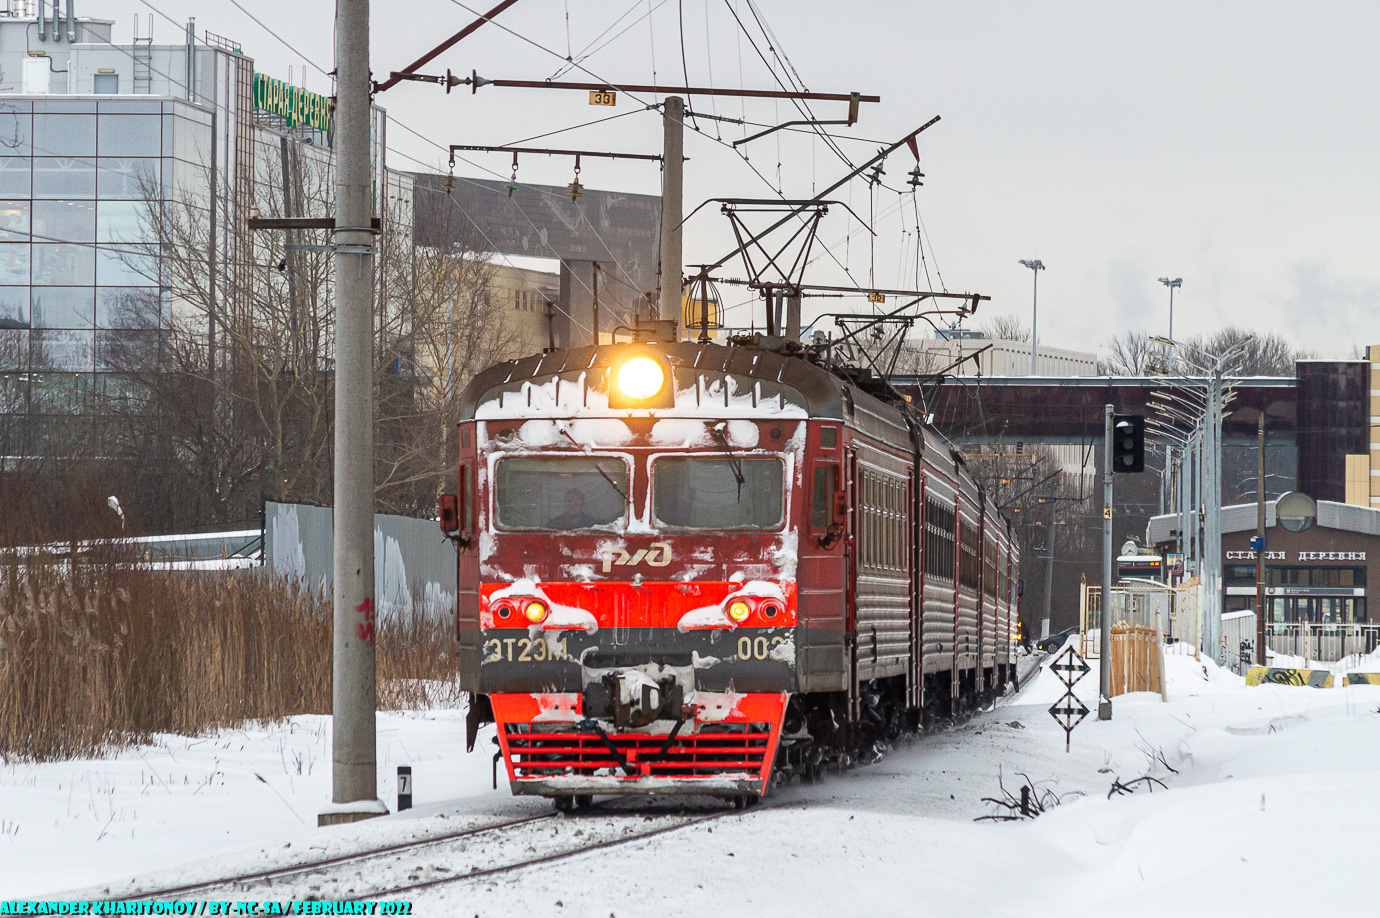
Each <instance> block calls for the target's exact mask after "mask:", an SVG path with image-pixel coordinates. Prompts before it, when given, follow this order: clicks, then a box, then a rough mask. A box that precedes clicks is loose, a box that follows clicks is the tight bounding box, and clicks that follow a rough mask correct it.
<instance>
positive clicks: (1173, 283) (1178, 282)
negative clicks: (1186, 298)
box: [1160, 277, 1184, 341]
mask: <svg viewBox="0 0 1380 918" xmlns="http://www.w3.org/2000/svg"><path fill="white" fill-rule="evenodd" d="M1160 283H1161V284H1164V285H1165V286H1166V287H1168V288H1169V338H1170V340H1171V341H1172V340H1173V338H1174V288H1175V287H1182V286H1183V285H1184V279H1183V278H1182V277H1176V278H1174V279H1173V280H1170V279H1169V278H1167V277H1161V278H1160Z"/></svg>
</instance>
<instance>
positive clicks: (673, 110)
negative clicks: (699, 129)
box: [657, 96, 709, 319]
mask: <svg viewBox="0 0 1380 918" xmlns="http://www.w3.org/2000/svg"><path fill="white" fill-rule="evenodd" d="M663 105H664V110H663V112H662V118H661V125H662V131H663V133H664V137H665V140H664V142H663V145H662V156H663V157H664V158H663V159H662V162H661V166H662V173H661V174H662V181H661V298H660V301H659V302H660V308H659V309H658V310H657V312H658V314H659V315H660V316H661V317H662V318H663V319H669V318H673V317H676V316H679V315H680V313H681V309H680V287H681V280H682V273H683V271H684V267H683V266H684V260H683V258H682V255H681V236H680V230H681V227H680V224H681V220H682V219H683V217H682V212H683V211H684V207H685V203H684V200H683V191H682V189H683V187H684V179H685V100H684V99H682V98H681V97H680V96H667V97H666V101H665V102H664V103H663ZM704 308H705V309H708V308H709V305H708V304H707V303H706V304H705V306H704Z"/></svg>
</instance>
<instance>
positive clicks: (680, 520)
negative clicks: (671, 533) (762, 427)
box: [652, 456, 786, 529]
mask: <svg viewBox="0 0 1380 918" xmlns="http://www.w3.org/2000/svg"><path fill="white" fill-rule="evenodd" d="M785 501H786V488H785V467H784V466H783V465H782V463H781V460H780V459H760V458H759V459H745V458H738V457H736V456H729V457H724V458H713V459H708V458H705V459H699V458H696V459H681V458H673V457H662V458H660V459H657V460H656V461H655V462H654V463H653V464H652V515H653V516H654V517H655V518H656V521H657V522H658V523H661V524H662V525H664V526H678V527H682V528H685V529H779V528H781V523H782V521H783V517H784V511H785Z"/></svg>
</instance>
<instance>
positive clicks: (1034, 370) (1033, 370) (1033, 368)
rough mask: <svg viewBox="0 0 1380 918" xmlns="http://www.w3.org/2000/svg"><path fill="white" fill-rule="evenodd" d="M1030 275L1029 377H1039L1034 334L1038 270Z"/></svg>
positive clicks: (1037, 321) (1037, 320)
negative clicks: (1032, 276) (1031, 279)
mask: <svg viewBox="0 0 1380 918" xmlns="http://www.w3.org/2000/svg"><path fill="white" fill-rule="evenodd" d="M1036 263H1037V264H1038V263H1039V262H1036ZM1030 273H1031V274H1034V275H1035V286H1034V288H1033V290H1032V292H1031V294H1030V375H1031V376H1039V375H1040V371H1039V368H1038V367H1039V362H1038V360H1037V347H1038V343H1037V342H1038V338H1037V336H1036V333H1037V332H1039V330H1040V269H1039V268H1032V269H1031V270H1030Z"/></svg>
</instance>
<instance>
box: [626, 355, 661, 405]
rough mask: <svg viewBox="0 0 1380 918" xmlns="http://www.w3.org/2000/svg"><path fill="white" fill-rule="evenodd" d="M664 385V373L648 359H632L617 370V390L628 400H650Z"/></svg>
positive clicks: (656, 364) (657, 364)
mask: <svg viewBox="0 0 1380 918" xmlns="http://www.w3.org/2000/svg"><path fill="white" fill-rule="evenodd" d="M665 384H666V372H665V371H664V370H662V369H661V364H659V363H657V362H656V361H655V360H653V359H652V358H650V357H634V358H632V359H631V360H629V361H628V362H627V363H625V364H623V365H622V366H621V367H619V368H618V389H619V391H621V392H622V393H623V394H624V395H626V396H627V397H628V398H636V399H645V398H651V397H652V396H653V395H656V394H657V393H658V392H660V391H661V387H662V386H663V385H665Z"/></svg>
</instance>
